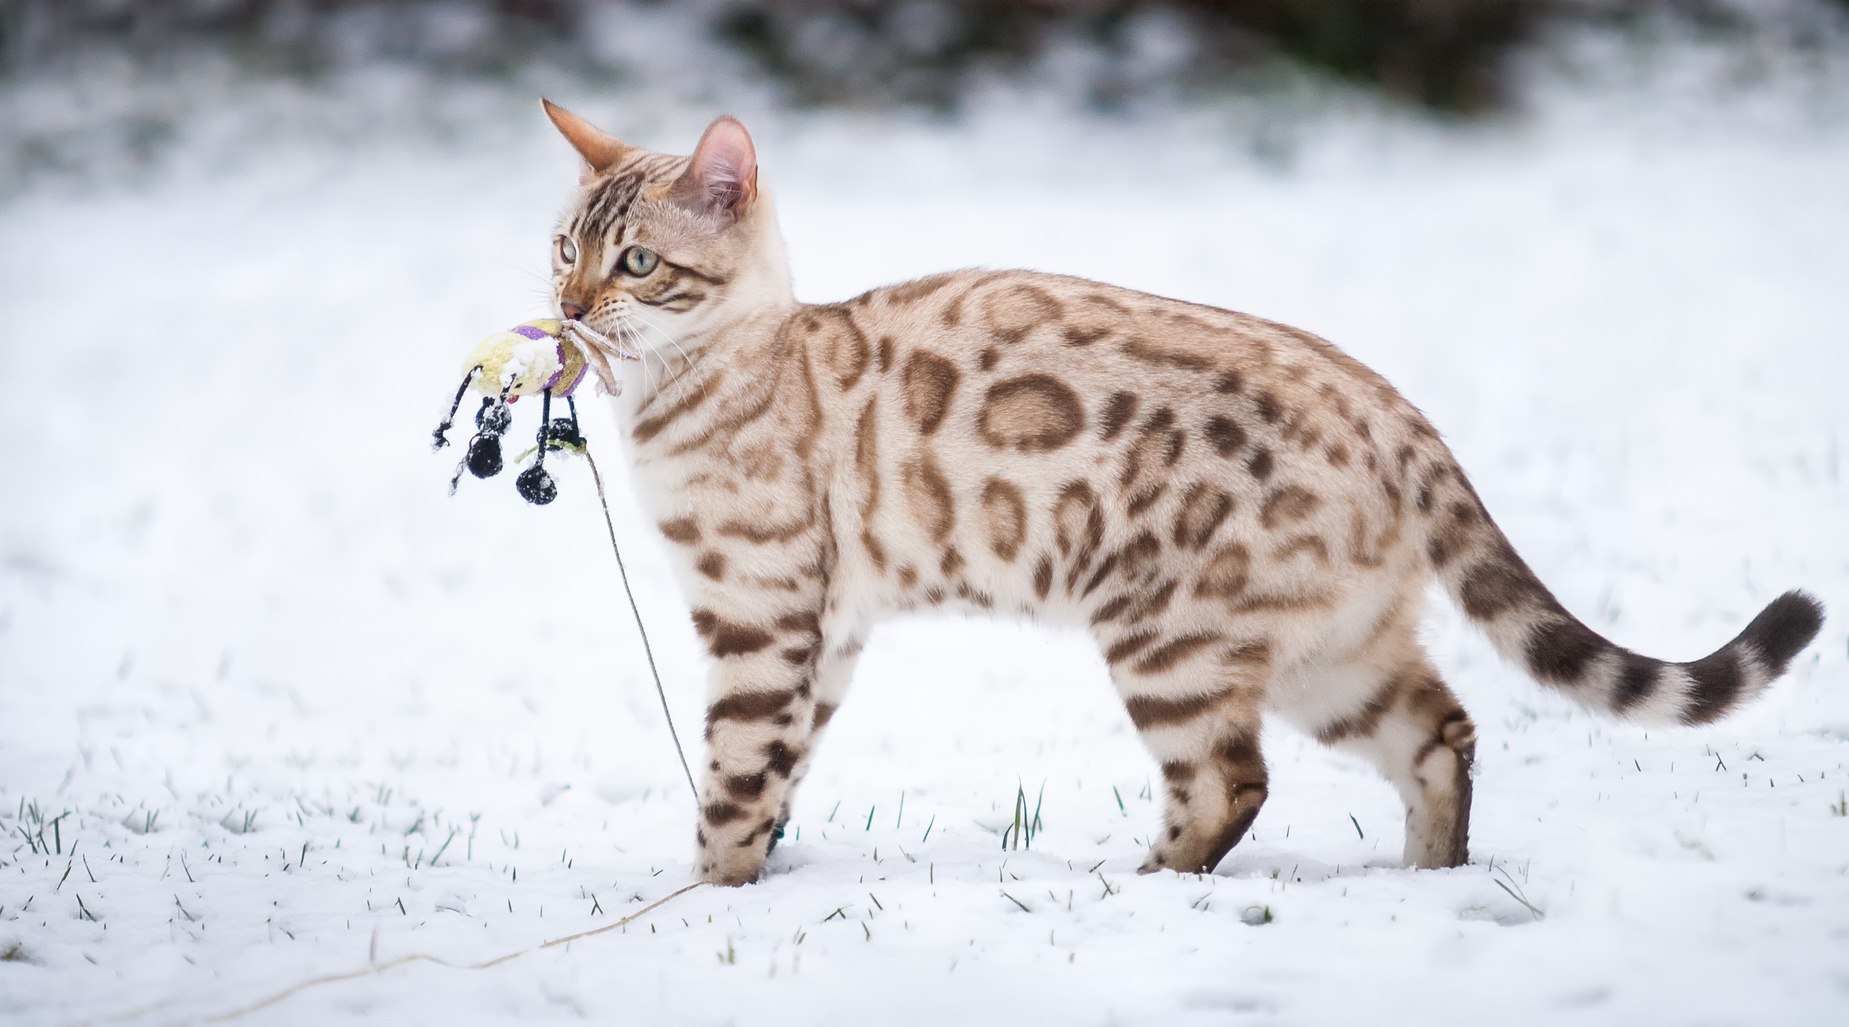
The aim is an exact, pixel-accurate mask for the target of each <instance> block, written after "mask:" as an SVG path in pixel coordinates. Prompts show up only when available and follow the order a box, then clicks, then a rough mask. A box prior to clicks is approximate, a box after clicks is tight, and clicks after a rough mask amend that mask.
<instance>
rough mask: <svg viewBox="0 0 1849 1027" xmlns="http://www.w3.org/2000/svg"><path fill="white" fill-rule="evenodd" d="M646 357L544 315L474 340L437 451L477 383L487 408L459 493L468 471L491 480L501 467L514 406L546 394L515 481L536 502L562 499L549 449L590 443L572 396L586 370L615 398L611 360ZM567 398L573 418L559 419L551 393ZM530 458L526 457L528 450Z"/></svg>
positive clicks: (437, 436) (478, 418)
mask: <svg viewBox="0 0 1849 1027" xmlns="http://www.w3.org/2000/svg"><path fill="white" fill-rule="evenodd" d="M611 357H616V358H617V359H620V360H636V359H640V357H641V354H640V353H639V352H637V351H636V350H635V348H634V347H631V346H627V345H623V344H621V343H617V342H614V341H612V340H611V339H609V338H608V337H606V336H604V335H603V334H601V333H599V332H598V331H596V330H595V329H593V328H591V327H590V326H588V325H586V324H584V323H582V322H579V321H559V320H555V319H553V318H539V319H536V320H533V321H528V322H526V323H524V324H520V325H516V326H514V328H513V329H512V330H510V331H505V332H495V333H494V334H493V335H490V336H488V337H487V338H485V339H483V340H482V341H481V342H479V343H477V344H476V345H475V348H474V349H472V350H470V351H469V355H468V357H467V358H466V359H464V360H463V362H462V385H461V386H460V387H458V388H457V389H456V399H455V401H454V402H453V403H451V404H450V407H449V416H447V417H445V418H444V419H443V423H442V424H439V425H437V429H436V431H435V432H434V433H433V435H434V441H435V448H437V449H442V448H443V447H444V446H447V445H449V435H448V432H449V429H450V426H451V425H452V424H453V423H454V422H455V418H456V410H457V409H458V408H460V407H461V406H462V397H463V396H464V395H465V394H466V393H467V392H468V391H469V390H470V389H471V388H472V389H474V390H475V391H477V392H479V393H481V394H482V405H481V409H479V410H477V411H476V412H475V427H476V433H475V436H474V437H473V438H471V439H470V440H469V451H468V454H467V455H466V456H465V457H464V458H463V460H462V463H461V464H459V465H458V466H457V467H456V474H455V476H454V477H452V478H451V479H450V482H449V488H450V491H451V492H452V493H453V492H455V490H456V483H457V482H459V481H461V480H462V472H463V470H464V469H467V470H468V471H469V473H471V474H473V475H475V476H476V477H477V478H489V477H493V476H494V475H496V474H499V473H500V472H501V436H502V435H504V434H506V432H507V429H508V427H509V426H511V425H512V424H513V411H512V410H510V409H509V405H510V404H512V403H515V402H518V401H519V399H520V397H521V396H533V395H537V396H539V397H540V422H539V435H538V440H537V445H536V446H535V447H534V449H533V450H532V452H533V453H535V454H536V455H535V458H534V460H533V466H531V467H529V468H527V469H526V470H524V471H522V472H521V473H520V476H519V478H517V479H516V480H515V482H514V486H515V488H516V489H518V490H519V492H520V495H521V496H522V497H524V498H525V499H526V500H527V501H528V502H530V503H537V504H540V505H544V504H546V503H550V502H552V501H553V500H554V499H555V498H557V497H558V486H557V485H556V484H555V483H554V482H553V480H552V476H551V475H549V474H547V473H546V468H545V463H546V453H547V452H548V451H549V450H559V449H569V450H572V451H574V452H576V451H582V450H583V448H584V436H583V435H582V434H580V433H579V431H578V405H577V403H576V401H574V400H573V399H572V393H573V392H575V391H576V390H577V388H578V386H579V385H580V384H582V383H583V381H584V377H585V373H586V372H587V371H595V372H596V375H597V381H598V385H599V386H600V387H601V388H602V390H603V391H604V392H606V393H609V394H610V395H616V394H617V393H619V392H620V391H621V389H622V384H621V382H620V381H619V380H618V379H617V377H616V375H615V374H614V373H613V372H612V371H611V370H610V362H609V360H610V358H611ZM554 396H563V397H565V402H566V404H567V406H569V407H570V409H571V416H570V417H560V418H557V419H554V418H553V417H552V397H554ZM523 457H524V454H523Z"/></svg>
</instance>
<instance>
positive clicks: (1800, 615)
mask: <svg viewBox="0 0 1849 1027" xmlns="http://www.w3.org/2000/svg"><path fill="white" fill-rule="evenodd" d="M1822 629H1823V604H1822V603H1820V602H1818V601H1817V598H1816V597H1815V596H1813V595H1811V594H1810V593H1808V592H1796V591H1793V592H1786V593H1785V594H1784V595H1782V596H1779V597H1778V598H1777V599H1774V600H1772V602H1771V603H1770V604H1768V605H1767V606H1766V608H1765V609H1763V610H1761V611H1759V616H1757V617H1754V618H1753V622H1752V623H1751V624H1748V625H1747V626H1746V630H1744V631H1742V632H1740V638H1741V640H1742V641H1744V642H1747V643H1748V644H1750V645H1751V646H1752V647H1753V648H1754V649H1755V650H1757V651H1758V653H1759V659H1760V662H1761V663H1763V664H1764V665H1765V668H1766V670H1768V671H1770V672H1771V674H1772V676H1774V677H1777V676H1778V675H1780V674H1783V673H1784V672H1785V668H1786V667H1787V666H1789V665H1790V663H1791V660H1792V658H1793V657H1795V656H1797V655H1798V654H1799V653H1801V652H1803V651H1804V647H1805V646H1807V645H1809V644H1810V643H1811V639H1813V638H1816V637H1817V632H1818V631H1820V630H1822Z"/></svg>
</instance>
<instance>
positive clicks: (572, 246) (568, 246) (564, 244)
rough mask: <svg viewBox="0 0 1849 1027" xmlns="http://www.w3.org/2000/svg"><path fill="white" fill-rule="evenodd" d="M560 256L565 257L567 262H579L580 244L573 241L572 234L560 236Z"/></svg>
mask: <svg viewBox="0 0 1849 1027" xmlns="http://www.w3.org/2000/svg"><path fill="white" fill-rule="evenodd" d="M559 256H560V257H561V258H563V259H564V261H565V263H567V264H575V263H577V262H578V244H577V243H575V242H572V241H571V236H569V235H561V236H559Z"/></svg>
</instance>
